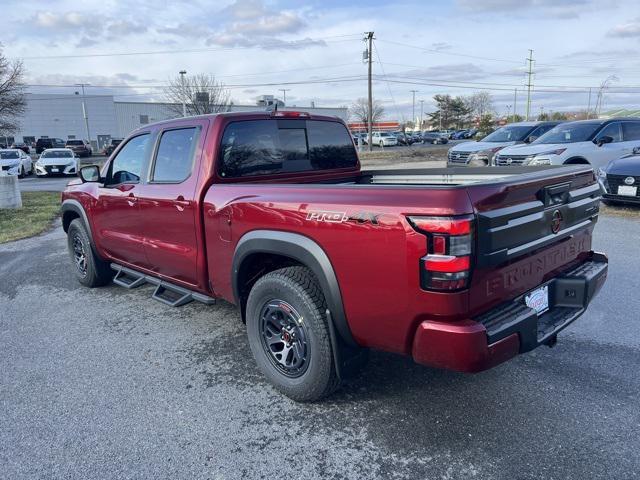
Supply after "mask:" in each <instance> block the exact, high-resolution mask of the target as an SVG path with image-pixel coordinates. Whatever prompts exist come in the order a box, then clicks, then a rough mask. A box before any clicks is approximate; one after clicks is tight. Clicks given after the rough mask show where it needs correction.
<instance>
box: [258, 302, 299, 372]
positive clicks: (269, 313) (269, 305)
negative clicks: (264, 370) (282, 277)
mask: <svg viewBox="0 0 640 480" xmlns="http://www.w3.org/2000/svg"><path fill="white" fill-rule="evenodd" d="M260 333H261V338H262V348H264V351H265V353H266V355H267V357H268V358H269V360H270V361H271V363H272V365H273V366H274V367H275V368H276V369H277V370H279V371H280V372H281V373H282V374H284V375H286V376H287V377H290V378H296V377H299V376H301V375H303V374H304V372H305V371H306V370H307V367H308V366H309V359H310V354H311V351H310V345H309V344H308V342H307V337H308V335H307V332H306V327H305V326H304V323H303V319H302V316H301V315H300V314H299V313H298V312H297V311H296V309H295V308H293V307H292V306H291V305H290V304H288V303H287V302H285V301H284V300H279V299H273V300H270V301H268V302H266V303H265V304H264V306H263V307H262V311H261V313H260Z"/></svg>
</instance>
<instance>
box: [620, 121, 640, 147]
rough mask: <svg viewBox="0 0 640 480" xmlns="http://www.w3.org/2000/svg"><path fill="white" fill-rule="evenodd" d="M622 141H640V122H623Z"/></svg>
mask: <svg viewBox="0 0 640 480" xmlns="http://www.w3.org/2000/svg"><path fill="white" fill-rule="evenodd" d="M622 139H623V141H625V142H630V141H633V140H640V122H622Z"/></svg>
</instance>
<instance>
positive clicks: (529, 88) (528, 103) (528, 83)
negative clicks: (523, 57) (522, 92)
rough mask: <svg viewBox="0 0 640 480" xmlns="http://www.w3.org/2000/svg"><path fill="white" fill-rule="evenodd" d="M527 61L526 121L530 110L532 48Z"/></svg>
mask: <svg viewBox="0 0 640 480" xmlns="http://www.w3.org/2000/svg"><path fill="white" fill-rule="evenodd" d="M527 62H529V77H528V78H529V80H528V81H527V121H529V113H530V111H531V87H532V86H533V84H532V83H531V81H532V79H531V77H532V75H533V50H531V49H529V58H527Z"/></svg>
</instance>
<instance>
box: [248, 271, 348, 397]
mask: <svg viewBox="0 0 640 480" xmlns="http://www.w3.org/2000/svg"><path fill="white" fill-rule="evenodd" d="M326 310H327V304H326V301H325V298H324V295H323V294H322V290H321V289H320V286H319V284H318V281H317V280H316V278H315V276H314V275H313V273H312V272H311V271H310V270H308V269H307V268H305V267H287V268H282V269H280V270H275V271H273V272H271V273H268V274H266V275H265V276H263V277H262V278H260V279H259V280H258V281H257V282H256V284H255V285H254V286H253V288H252V289H251V292H250V293H249V299H248V300H247V309H246V318H247V334H248V337H249V345H250V347H251V351H252V353H253V356H254V358H255V360H256V363H257V364H258V368H259V369H260V370H261V371H262V373H263V374H264V375H265V377H267V380H269V382H270V383H271V384H272V385H273V386H274V387H275V388H276V389H278V390H279V391H281V392H282V393H284V394H285V395H287V396H288V397H290V398H292V399H293V400H296V401H298V402H313V401H316V400H320V399H321V398H323V397H325V396H327V395H329V394H331V393H332V392H333V391H334V390H335V389H336V388H337V387H338V384H339V380H338V377H337V375H336V369H335V365H334V362H333V353H332V349H331V342H330V337H329V329H328V325H327V318H326Z"/></svg>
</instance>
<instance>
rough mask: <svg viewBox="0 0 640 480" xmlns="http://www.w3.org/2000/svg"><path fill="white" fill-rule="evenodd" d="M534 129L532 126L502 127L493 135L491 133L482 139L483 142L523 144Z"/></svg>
mask: <svg viewBox="0 0 640 480" xmlns="http://www.w3.org/2000/svg"><path fill="white" fill-rule="evenodd" d="M532 129H533V127H532V126H531V125H526V126H522V125H520V126H517V127H515V126H513V127H509V126H507V127H502V128H499V129H498V130H496V131H495V132H493V133H490V134H489V135H487V136H486V137H484V138H483V139H482V141H483V142H522V141H524V139H525V138H527V135H529V132H531V130H532Z"/></svg>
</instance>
